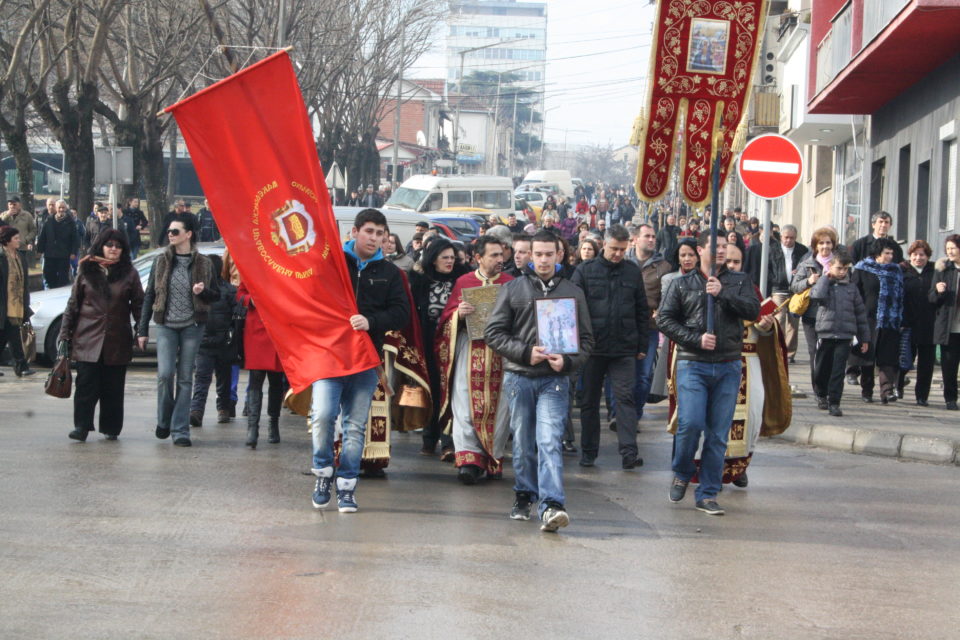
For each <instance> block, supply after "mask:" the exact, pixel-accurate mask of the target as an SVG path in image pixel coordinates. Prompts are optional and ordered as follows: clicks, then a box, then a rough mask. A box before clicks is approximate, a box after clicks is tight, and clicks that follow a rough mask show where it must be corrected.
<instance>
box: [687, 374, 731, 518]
mask: <svg viewBox="0 0 960 640" xmlns="http://www.w3.org/2000/svg"><path fill="white" fill-rule="evenodd" d="M741 367H742V365H741V362H740V360H739V359H737V360H732V361H730V362H717V363H708V362H695V361H693V360H680V361H678V362H677V389H679V397H678V398H677V420H678V423H679V424H678V426H677V435H676V436H675V439H674V445H673V446H674V450H673V473H674V474H675V475H676V476H677V477H678V478H680V479H681V480H683V481H685V482H689V481H690V478H692V477H693V474H694V473H696V472H697V466H696V464H695V463H694V461H693V458H694V456H695V455H696V453H697V447H698V446H699V444H700V435H701V434H703V451H702V452H701V454H700V484H699V485H698V486H697V492H696V497H697V500H698V501H700V500H707V499H711V498H715V497H716V496H717V493H719V492H720V483H721V481H722V480H723V458H724V455H725V454H726V452H727V436H728V435H729V434H730V423H731V422H732V421H733V412H734V409H736V406H737V393H739V391H740V373H741Z"/></svg>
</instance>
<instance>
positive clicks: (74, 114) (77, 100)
mask: <svg viewBox="0 0 960 640" xmlns="http://www.w3.org/2000/svg"><path fill="white" fill-rule="evenodd" d="M124 4H125V2H124V0H90V1H89V2H83V1H81V0H51V2H49V3H48V6H47V8H46V9H45V10H43V11H42V12H41V16H40V18H39V19H38V21H37V24H36V37H37V40H38V45H39V50H40V54H39V57H38V60H39V65H38V67H37V69H39V70H43V69H46V68H48V67H50V68H51V72H50V73H49V74H41V75H39V76H38V75H36V70H37V69H32V70H29V71H28V72H29V73H30V78H29V79H28V87H29V88H30V90H31V92H32V102H33V107H34V109H36V112H37V113H38V114H39V116H40V117H41V118H42V119H43V122H44V124H46V126H47V127H48V128H49V129H50V131H51V132H52V133H53V135H54V136H55V137H56V138H57V140H58V141H59V142H60V145H61V146H62V147H63V152H64V155H65V156H66V158H67V161H68V163H69V164H70V195H71V199H72V200H73V204H74V206H75V207H76V208H77V211H79V212H80V214H81V215H87V214H89V212H90V211H91V210H92V209H93V180H94V161H93V113H94V109H95V108H96V106H97V104H98V103H99V101H100V86H99V76H100V64H101V61H102V59H103V56H104V53H105V51H106V48H107V41H108V36H109V34H110V30H111V29H112V28H113V26H114V22H115V21H116V19H117V17H118V16H119V15H120V12H121V10H122V9H123V6H124Z"/></svg>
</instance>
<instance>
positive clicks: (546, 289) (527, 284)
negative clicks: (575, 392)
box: [483, 273, 593, 378]
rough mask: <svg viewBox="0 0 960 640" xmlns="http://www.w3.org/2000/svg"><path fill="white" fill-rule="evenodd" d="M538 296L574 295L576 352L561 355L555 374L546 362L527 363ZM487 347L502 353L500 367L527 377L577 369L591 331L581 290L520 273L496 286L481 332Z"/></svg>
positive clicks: (587, 351)
mask: <svg viewBox="0 0 960 640" xmlns="http://www.w3.org/2000/svg"><path fill="white" fill-rule="evenodd" d="M540 298H575V299H576V301H577V324H578V325H579V326H578V327H577V328H578V330H579V334H580V351H579V353H576V354H574V355H565V356H563V365H564V366H563V371H562V372H561V373H557V372H556V371H554V370H553V369H552V368H550V365H549V363H547V362H541V363H540V364H538V365H536V366H532V365H531V364H530V354H531V353H532V352H533V347H534V346H535V345H536V344H537V312H536V305H535V304H534V301H535V300H537V299H540ZM483 337H484V340H486V342H487V346H489V347H490V348H491V349H493V350H494V351H496V352H497V353H499V354H500V355H502V356H503V368H504V370H506V371H512V372H514V373H518V374H520V375H524V376H528V377H530V378H538V377H543V376H557V375H566V374H569V373H570V372H572V371H575V370H576V369H578V368H580V367H581V366H582V365H583V363H584V362H586V361H587V357H589V355H590V352H591V350H592V349H593V331H592V329H591V325H590V314H589V313H588V312H587V302H586V299H585V298H584V297H583V291H581V290H580V288H579V287H578V286H576V285H575V284H573V283H572V282H570V281H569V280H567V279H566V278H562V277H560V276H554V277H553V279H552V280H550V282H549V283H546V284H544V283H543V281H542V280H541V279H540V277H539V276H537V275H536V274H532V273H524V275H523V276H521V277H519V278H517V279H516V280H511V281H510V282H508V283H506V284H505V285H503V286H502V287H501V288H500V292H499V293H498V294H497V301H496V303H495V304H494V306H493V311H491V312H490V318H489V319H488V321H487V327H486V329H485V330H484V332H483Z"/></svg>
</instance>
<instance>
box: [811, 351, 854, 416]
mask: <svg viewBox="0 0 960 640" xmlns="http://www.w3.org/2000/svg"><path fill="white" fill-rule="evenodd" d="M849 355H850V338H846V339H833V338H824V339H822V340H820V342H819V343H818V345H817V353H816V357H815V360H814V365H813V377H814V381H815V382H814V390H815V392H816V394H817V395H818V396H820V397H823V396H826V397H827V402H829V403H830V404H840V399H841V398H842V397H843V370H844V367H845V366H846V364H847V356H849Z"/></svg>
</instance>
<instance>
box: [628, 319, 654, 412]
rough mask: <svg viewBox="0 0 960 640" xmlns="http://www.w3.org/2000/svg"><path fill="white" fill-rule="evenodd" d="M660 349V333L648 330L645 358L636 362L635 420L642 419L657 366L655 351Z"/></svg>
mask: <svg viewBox="0 0 960 640" xmlns="http://www.w3.org/2000/svg"><path fill="white" fill-rule="evenodd" d="M659 349H660V332H659V331H657V330H656V329H651V330H650V340H649V342H648V344H647V357H646V358H644V359H643V360H637V381H636V385H635V386H634V393H633V397H634V402H635V403H636V405H637V420H639V419H640V418H642V417H643V407H644V406H646V404H647V396H649V395H650V385H651V384H652V383H653V370H654V368H656V366H657V351H658V350H659Z"/></svg>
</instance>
